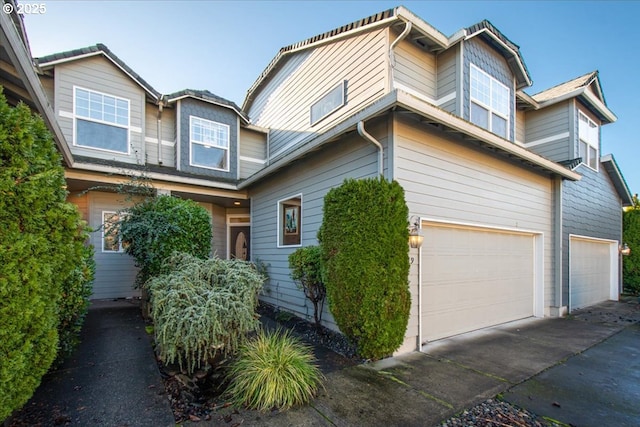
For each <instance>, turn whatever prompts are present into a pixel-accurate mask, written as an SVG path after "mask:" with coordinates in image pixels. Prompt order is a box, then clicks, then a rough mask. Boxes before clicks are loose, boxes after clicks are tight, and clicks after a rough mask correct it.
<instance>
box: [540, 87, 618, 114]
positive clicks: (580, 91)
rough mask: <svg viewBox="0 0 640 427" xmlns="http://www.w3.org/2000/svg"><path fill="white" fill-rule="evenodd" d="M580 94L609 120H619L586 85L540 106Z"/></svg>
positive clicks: (546, 105) (543, 106)
mask: <svg viewBox="0 0 640 427" xmlns="http://www.w3.org/2000/svg"><path fill="white" fill-rule="evenodd" d="M579 96H583V97H584V98H586V101H587V102H588V103H589V104H591V106H593V108H594V109H596V110H597V111H598V112H599V113H600V114H602V115H603V116H604V117H605V118H606V119H607V120H609V122H611V123H613V122H615V121H616V120H618V117H616V115H615V114H613V112H612V111H611V110H610V109H609V108H608V107H607V106H606V105H605V104H603V103H602V101H600V99H598V97H596V96H595V95H593V94H592V93H591V92H589V91H588V90H586V88H584V87H581V88H578V89H574V90H572V91H571V92H567V93H565V94H564V95H560V96H558V97H556V98H552V99H549V100H547V101H543V102H541V103H540V108H545V107H548V106H550V105H553V104H557V103H558V102H562V101H566V100H567V99H571V98H577V97H579Z"/></svg>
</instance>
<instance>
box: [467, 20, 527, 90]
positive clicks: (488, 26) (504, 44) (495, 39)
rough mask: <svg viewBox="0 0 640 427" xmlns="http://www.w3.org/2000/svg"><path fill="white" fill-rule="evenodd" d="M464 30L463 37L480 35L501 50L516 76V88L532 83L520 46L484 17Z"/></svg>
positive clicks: (468, 37)
mask: <svg viewBox="0 0 640 427" xmlns="http://www.w3.org/2000/svg"><path fill="white" fill-rule="evenodd" d="M466 32H467V36H466V37H465V39H470V38H472V37H477V36H480V37H482V39H483V40H484V41H486V42H487V43H489V44H490V45H491V46H493V47H494V48H496V49H498V50H499V51H500V52H502V54H503V55H504V56H505V57H506V59H507V64H509V68H510V69H511V71H512V72H513V73H514V75H515V76H516V79H517V84H516V89H522V88H523V87H528V86H531V85H532V84H533V81H532V80H531V75H530V74H529V70H528V68H527V65H526V64H525V63H524V59H523V58H522V54H521V53H520V46H518V45H517V44H515V43H513V42H512V41H511V40H509V39H508V38H507V37H506V36H505V35H504V34H502V33H501V32H500V31H499V30H498V29H497V28H496V27H495V26H494V25H493V24H492V23H491V22H489V21H488V20H486V19H485V20H482V21H480V22H478V23H477V24H474V25H472V26H470V27H467V28H466Z"/></svg>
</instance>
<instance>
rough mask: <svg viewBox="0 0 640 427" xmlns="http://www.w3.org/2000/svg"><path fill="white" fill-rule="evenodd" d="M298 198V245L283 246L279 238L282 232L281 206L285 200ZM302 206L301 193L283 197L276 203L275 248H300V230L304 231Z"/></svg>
mask: <svg viewBox="0 0 640 427" xmlns="http://www.w3.org/2000/svg"><path fill="white" fill-rule="evenodd" d="M296 198H299V199H300V212H299V217H298V219H299V221H300V230H298V232H299V235H300V243H297V244H295V245H285V244H283V243H282V238H281V234H280V232H281V231H282V214H283V212H282V209H281V207H282V204H283V203H284V202H286V201H287V200H291V199H296ZM302 205H303V199H302V193H298V194H292V195H290V196H288V197H285V198H283V199H280V200H278V202H277V203H276V215H277V226H276V247H277V248H300V247H302V230H303V229H304V228H303V227H304V224H303V222H302V219H303V218H302Z"/></svg>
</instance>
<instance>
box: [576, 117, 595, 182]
mask: <svg viewBox="0 0 640 427" xmlns="http://www.w3.org/2000/svg"><path fill="white" fill-rule="evenodd" d="M578 120H579V124H578V133H579V137H580V139H579V142H578V144H579V145H578V148H579V150H578V156H579V157H581V158H582V163H584V164H585V165H587V166H589V167H590V168H591V169H595V170H598V145H599V144H598V142H599V139H600V138H599V136H600V132H599V129H598V125H597V124H595V122H594V121H593V120H591V119H590V118H589V117H587V116H586V115H585V114H583V113H582V112H581V111H580V112H578Z"/></svg>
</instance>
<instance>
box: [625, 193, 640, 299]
mask: <svg viewBox="0 0 640 427" xmlns="http://www.w3.org/2000/svg"><path fill="white" fill-rule="evenodd" d="M622 218H623V233H622V235H623V239H622V240H623V242H625V243H627V244H628V245H629V247H630V248H631V254H630V255H629V256H626V257H623V258H622V271H623V274H622V277H623V283H624V290H625V291H626V292H630V293H633V294H636V295H640V205H639V204H638V199H637V198H636V197H634V204H633V207H632V208H631V209H629V210H627V211H626V212H625V213H624V214H623V217H622Z"/></svg>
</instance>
